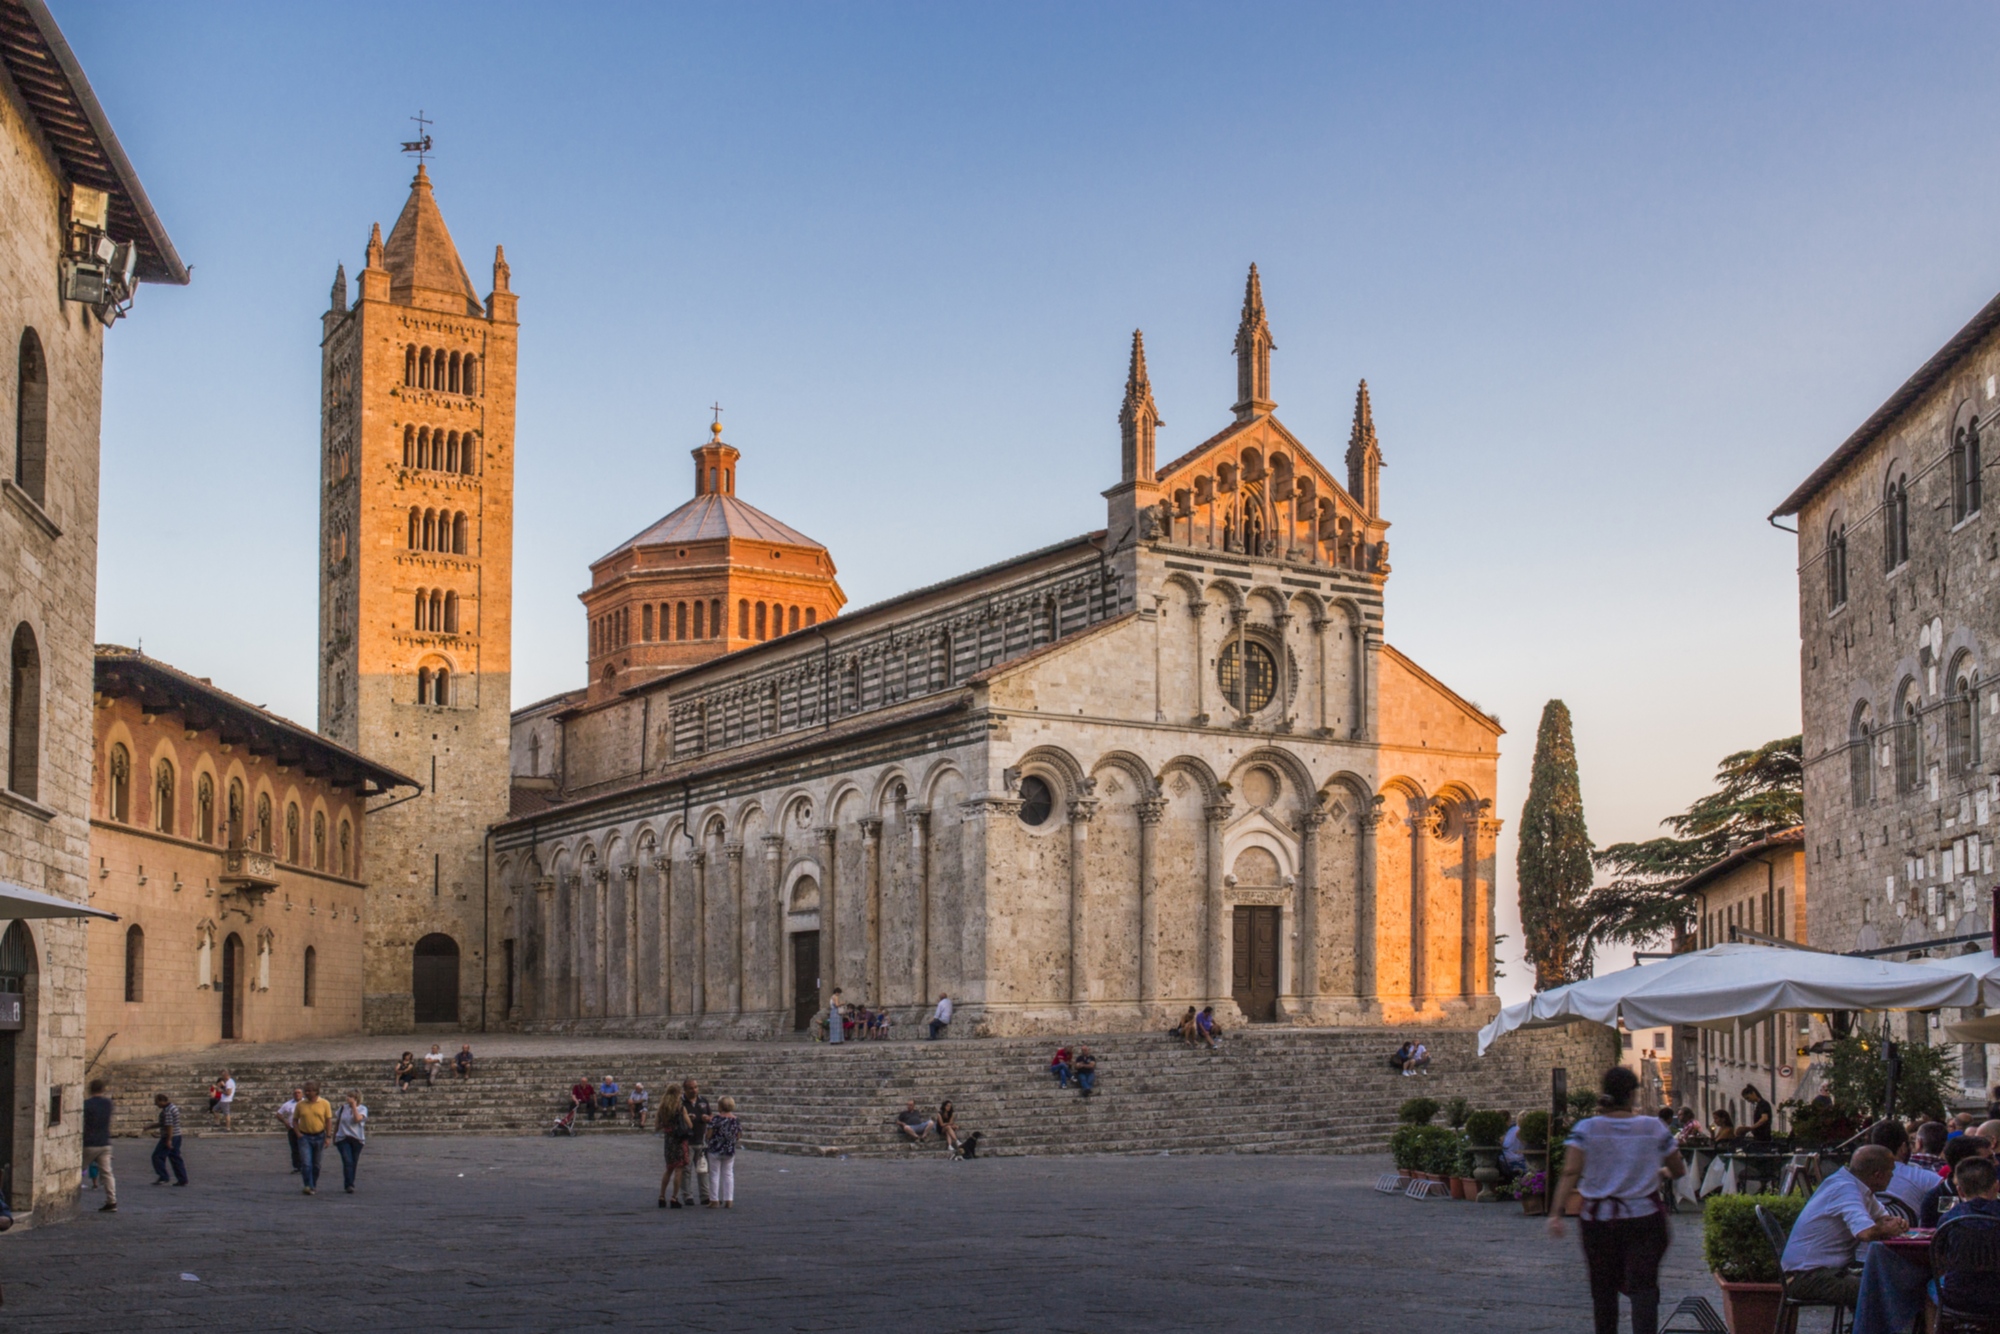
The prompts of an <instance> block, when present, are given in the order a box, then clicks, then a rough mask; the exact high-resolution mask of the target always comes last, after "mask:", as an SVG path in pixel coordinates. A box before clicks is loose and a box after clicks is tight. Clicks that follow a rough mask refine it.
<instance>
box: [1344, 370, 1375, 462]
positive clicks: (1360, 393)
mask: <svg viewBox="0 0 2000 1334" xmlns="http://www.w3.org/2000/svg"><path fill="white" fill-rule="evenodd" d="M1374 442H1375V411H1374V409H1373V408H1371V407H1370V406H1369V403H1368V381H1366V380H1363V381H1362V382H1361V387H1360V388H1359V389H1357V390H1355V391H1354V430H1353V431H1352V432H1350V433H1349V435H1348V437H1347V443H1348V444H1349V445H1351V446H1355V447H1361V446H1364V445H1369V444H1373V443H1374Z"/></svg>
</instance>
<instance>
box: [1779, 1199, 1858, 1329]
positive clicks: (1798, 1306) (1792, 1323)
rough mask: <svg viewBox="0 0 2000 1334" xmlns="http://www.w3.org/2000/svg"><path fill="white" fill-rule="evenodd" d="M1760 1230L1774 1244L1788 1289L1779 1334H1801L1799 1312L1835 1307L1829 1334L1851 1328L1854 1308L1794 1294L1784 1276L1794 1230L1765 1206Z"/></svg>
mask: <svg viewBox="0 0 2000 1334" xmlns="http://www.w3.org/2000/svg"><path fill="white" fill-rule="evenodd" d="M1757 1226H1758V1227H1760V1228H1762V1229H1764V1240H1766V1241H1768V1242H1770V1243H1771V1254H1772V1255H1774V1256H1776V1257H1777V1261H1778V1271H1779V1280H1780V1282H1781V1283H1782V1285H1783V1288H1784V1300H1783V1302H1782V1303H1781V1304H1780V1305H1779V1307H1778V1326H1777V1331H1776V1334H1798V1331H1799V1312H1801V1311H1803V1310H1805V1309H1806V1308H1807V1307H1819V1308H1825V1307H1831V1308H1832V1310H1833V1323H1832V1324H1830V1325H1828V1326H1827V1334H1842V1331H1843V1330H1845V1329H1847V1328H1848V1320H1849V1318H1850V1316H1851V1314H1852V1311H1853V1308H1852V1307H1850V1306H1849V1305H1848V1304H1847V1303H1846V1302H1837V1301H1836V1302H1830V1301H1827V1300H1825V1299H1824V1298H1817V1297H1799V1296H1796V1295H1794V1294H1793V1292H1792V1283H1791V1279H1790V1278H1789V1277H1787V1276H1786V1275H1785V1273H1784V1264H1785V1243H1786V1242H1788V1241H1790V1240H1791V1239H1792V1230H1791V1229H1790V1228H1789V1227H1787V1226H1785V1224H1783V1223H1781V1222H1779V1221H1778V1216H1777V1215H1776V1214H1774V1213H1772V1212H1771V1211H1770V1210H1769V1209H1766V1208H1765V1207H1764V1206H1763V1205H1761V1204H1760V1205H1758V1206H1757Z"/></svg>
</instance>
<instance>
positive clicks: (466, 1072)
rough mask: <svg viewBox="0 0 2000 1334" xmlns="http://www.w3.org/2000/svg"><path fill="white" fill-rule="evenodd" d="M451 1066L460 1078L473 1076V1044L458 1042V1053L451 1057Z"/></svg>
mask: <svg viewBox="0 0 2000 1334" xmlns="http://www.w3.org/2000/svg"><path fill="white" fill-rule="evenodd" d="M451 1068H452V1071H453V1073H455V1074H456V1075H457V1076H458V1077H459V1078H460V1079H470V1078H472V1044H471V1043H470V1042H461V1043H459V1044H458V1055H456V1056H454V1057H452V1058H451Z"/></svg>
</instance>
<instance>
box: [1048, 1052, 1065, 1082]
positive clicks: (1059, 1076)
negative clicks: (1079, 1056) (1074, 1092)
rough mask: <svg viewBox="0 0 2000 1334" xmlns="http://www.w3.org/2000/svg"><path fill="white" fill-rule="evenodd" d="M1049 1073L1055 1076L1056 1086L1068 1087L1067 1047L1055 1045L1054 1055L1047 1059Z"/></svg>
mask: <svg viewBox="0 0 2000 1334" xmlns="http://www.w3.org/2000/svg"><path fill="white" fill-rule="evenodd" d="M1049 1073H1050V1074H1052V1075H1054V1076H1055V1077H1056V1087H1057V1088H1065V1089H1066V1088H1068V1087H1069V1048H1068V1047H1057V1048H1056V1054H1055V1056H1054V1057H1053V1058H1052V1059H1051V1060H1050V1061H1049Z"/></svg>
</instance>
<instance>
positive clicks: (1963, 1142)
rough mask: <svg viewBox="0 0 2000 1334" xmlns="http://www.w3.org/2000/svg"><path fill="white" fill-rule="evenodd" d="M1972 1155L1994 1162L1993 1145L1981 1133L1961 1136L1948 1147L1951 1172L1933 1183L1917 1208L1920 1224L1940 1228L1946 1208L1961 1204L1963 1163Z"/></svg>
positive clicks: (1946, 1166) (1946, 1165) (1946, 1148)
mask: <svg viewBox="0 0 2000 1334" xmlns="http://www.w3.org/2000/svg"><path fill="white" fill-rule="evenodd" d="M1970 1158H1984V1159H1985V1160H1986V1161H1988V1162H1992V1161H1993V1146H1992V1145H1991V1144H1988V1143H1987V1142H1986V1141H1985V1140H1984V1139H1983V1138H1981V1137H1980V1136H1978V1135H1960V1136H1959V1137H1958V1138H1957V1139H1955V1140H1951V1141H1949V1142H1948V1143H1947V1144H1946V1145H1945V1146H1944V1163H1945V1170H1946V1171H1947V1172H1949V1173H1950V1174H1951V1175H1949V1176H1947V1177H1945V1178H1944V1179H1943V1180H1942V1181H1939V1182H1938V1183H1937V1184H1936V1185H1934V1186H1932V1187H1931V1188H1930V1190H1929V1191H1928V1192H1927V1193H1926V1194H1925V1195H1924V1202H1923V1204H1922V1206H1920V1207H1919V1208H1918V1210H1917V1226H1919V1227H1936V1226H1937V1225H1938V1223H1939V1222H1940V1221H1942V1219H1943V1217H1944V1214H1945V1211H1946V1210H1948V1209H1950V1208H1951V1206H1952V1205H1954V1204H1956V1203H1958V1188H1957V1184H1956V1183H1957V1178H1958V1168H1959V1164H1961V1163H1963V1162H1965V1161H1966V1160H1967V1159H1970Z"/></svg>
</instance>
